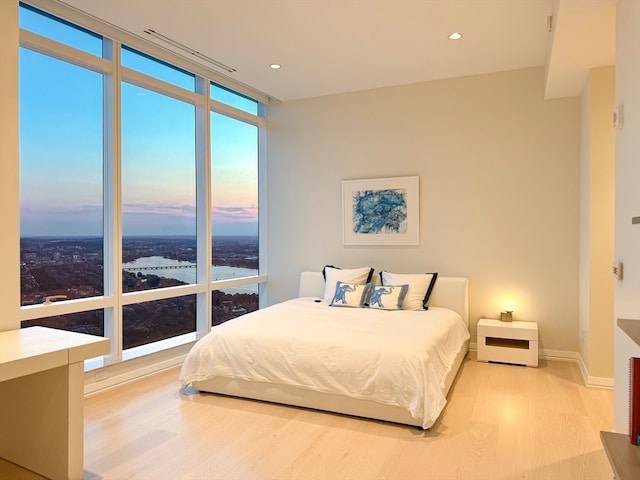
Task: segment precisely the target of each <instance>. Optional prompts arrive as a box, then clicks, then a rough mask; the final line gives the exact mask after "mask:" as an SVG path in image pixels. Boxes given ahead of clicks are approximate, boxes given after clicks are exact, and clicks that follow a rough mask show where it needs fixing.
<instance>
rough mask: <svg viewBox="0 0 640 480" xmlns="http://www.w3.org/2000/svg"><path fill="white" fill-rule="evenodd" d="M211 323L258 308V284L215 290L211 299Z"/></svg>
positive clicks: (219, 322) (223, 320)
mask: <svg viewBox="0 0 640 480" xmlns="http://www.w3.org/2000/svg"><path fill="white" fill-rule="evenodd" d="M211 308H212V315H211V325H220V324H221V323H224V322H226V321H227V320H231V319H232V318H236V317H239V316H241V315H244V314H245V313H249V312H254V311H256V310H258V284H257V283H254V284H251V285H243V286H241V287H234V288H225V289H224V290H214V291H213V292H212V299H211Z"/></svg>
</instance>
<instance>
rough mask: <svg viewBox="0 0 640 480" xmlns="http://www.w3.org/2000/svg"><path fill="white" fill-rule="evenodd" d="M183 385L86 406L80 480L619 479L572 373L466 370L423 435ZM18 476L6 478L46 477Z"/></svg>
mask: <svg viewBox="0 0 640 480" xmlns="http://www.w3.org/2000/svg"><path fill="white" fill-rule="evenodd" d="M177 375H178V370H177V369H173V370H170V371H168V372H165V373H162V374H159V375H156V376H153V377H151V378H148V379H145V380H142V381H139V382H136V383H134V384H131V385H128V386H125V387H121V388H119V389H116V390H112V391H110V392H107V393H103V394H100V395H97V396H95V397H91V398H88V399H87V400H86V403H85V432H86V434H85V480H99V479H104V480H121V479H145V480H201V479H202V480H204V479H207V480H213V479H225V480H233V479H239V480H268V479H304V480H306V479H331V480H333V479H349V480H359V479H367V480H368V479H389V480H395V479H432V480H440V479H443V480H447V479H463V480H466V479H478V480H480V479H482V480H490V479H495V480H514V479H541V480H555V479H558V480H579V479H594V480H595V479H597V480H603V479H611V478H613V473H612V471H611V469H610V467H609V464H608V462H607V458H606V454H605V453H604V451H603V449H602V445H601V444H600V440H599V431H600V430H610V429H611V425H612V411H613V407H612V403H613V394H612V392H611V391H607V390H600V389H588V388H586V387H584V386H583V384H582V380H581V376H580V372H579V369H578V366H577V365H576V364H575V363H570V362H551V361H549V362H547V361H541V363H540V367H539V368H526V367H517V366H510V365H500V364H486V363H478V362H476V361H475V360H474V359H473V358H472V359H467V360H466V361H465V363H464V366H463V369H462V371H461V373H460V375H459V377H458V379H457V381H456V383H455V384H454V386H453V388H452V391H451V393H450V396H449V403H448V405H447V407H446V408H445V411H444V412H443V414H442V416H441V418H440V419H439V420H438V422H437V423H436V425H435V426H434V427H433V428H432V429H430V430H429V431H426V432H424V431H421V430H419V429H417V428H414V427H407V426H402V425H395V424H390V423H385V422H377V421H371V420H364V419H358V418H353V417H348V416H342V415H335V414H330V413H321V412H315V411H310V410H305V409H300V408H293V407H285V406H279V405H273V404H268V403H262V402H256V401H249V400H242V399H237V398H230V397H223V396H218V395H211V394H195V395H190V396H185V395H181V394H179V393H178V391H177ZM0 467H1V465H0ZM5 467H6V466H5ZM1 470H2V468H0V471H1ZM19 473H20V475H22V476H19V475H18V474H17V473H16V474H14V476H7V477H3V476H2V474H1V473H0V479H1V478H7V479H8V478H11V479H12V480H18V479H20V480H32V479H36V478H40V477H38V476H33V475H32V474H29V473H26V472H19Z"/></svg>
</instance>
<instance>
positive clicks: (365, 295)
mask: <svg viewBox="0 0 640 480" xmlns="http://www.w3.org/2000/svg"><path fill="white" fill-rule="evenodd" d="M370 289H371V284H370V283H365V284H359V283H344V282H341V281H337V282H336V291H335V293H334V294H333V300H331V306H332V307H360V308H362V307H364V306H365V304H366V303H367V300H369V291H370Z"/></svg>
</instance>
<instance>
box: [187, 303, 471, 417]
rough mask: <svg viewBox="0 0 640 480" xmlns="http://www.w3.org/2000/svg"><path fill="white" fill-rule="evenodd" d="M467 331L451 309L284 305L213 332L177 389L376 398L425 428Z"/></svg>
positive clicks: (190, 359)
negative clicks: (223, 380)
mask: <svg viewBox="0 0 640 480" xmlns="http://www.w3.org/2000/svg"><path fill="white" fill-rule="evenodd" d="M468 339H469V332H468V331H467V328H466V326H465V325H464V322H463V320H462V318H461V317H460V316H459V315H458V314H457V313H455V312H454V311H452V310H448V309H444V308H437V307H432V308H430V309H429V310H428V311H423V312H415V311H393V312H389V311H381V310H374V309H368V308H337V307H329V306H328V305H327V304H326V303H315V302H314V301H313V298H297V299H294V300H289V301H286V302H283V303H280V304H277V305H274V306H271V307H268V308H265V309H262V310H259V311H257V312H253V313H249V314H247V315H243V316H242V317H239V318H236V319H234V320H231V321H229V322H226V323H224V324H222V325H218V326H216V327H214V328H212V330H211V332H210V333H209V334H207V335H206V336H205V337H203V338H202V339H200V340H199V341H198V342H197V343H196V344H195V345H194V347H193V348H192V350H191V351H190V353H189V355H188V356H187V358H186V360H185V362H184V364H183V366H182V371H181V373H180V384H181V388H182V389H184V388H186V387H187V386H188V385H190V384H191V382H194V381H200V380H206V379H209V378H211V377H216V376H222V377H228V378H241V379H244V380H249V381H254V382H255V381H258V382H269V383H275V384H283V385H290V386H296V387H302V388H307V389H312V390H317V391H321V392H328V393H333V394H341V395H345V396H349V397H355V398H365V399H368V400H374V401H377V402H379V403H382V404H386V405H394V406H399V407H402V408H405V409H406V410H408V411H409V412H410V413H411V415H412V417H413V418H415V419H417V420H420V419H422V421H423V427H424V428H429V427H430V426H431V425H432V424H433V423H434V422H435V420H436V419H437V418H438V416H439V414H440V412H441V411H442V409H443V408H444V406H445V404H446V397H445V395H444V393H443V388H444V378H445V375H446V374H447V373H448V372H449V370H450V369H451V368H452V365H453V362H454V358H455V356H456V354H457V353H458V352H459V351H460V349H461V348H462V346H463V345H464V342H466V341H467V340H468Z"/></svg>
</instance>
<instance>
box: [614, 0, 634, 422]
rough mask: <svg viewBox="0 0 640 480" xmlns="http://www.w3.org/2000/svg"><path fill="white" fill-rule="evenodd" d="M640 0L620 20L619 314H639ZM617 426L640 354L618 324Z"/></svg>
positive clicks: (622, 5) (624, 8) (620, 12)
mask: <svg viewBox="0 0 640 480" xmlns="http://www.w3.org/2000/svg"><path fill="white" fill-rule="evenodd" d="M638 24H640V2H638V1H637V0H620V1H619V2H618V5H617V22H616V103H618V104H619V103H623V104H624V111H625V120H624V128H623V129H622V130H620V131H618V133H617V135H616V198H615V212H616V214H615V216H616V220H615V254H616V258H617V259H618V260H621V261H622V262H624V280H623V281H622V282H617V284H616V289H615V312H614V316H615V318H631V319H640V225H632V224H631V217H634V216H640V156H639V149H638V137H639V136H640V121H639V119H640V90H639V86H640V63H639V62H638V55H637V50H638V46H640V30H639V29H638ZM614 352H615V353H614V380H615V386H614V418H613V424H614V430H615V431H617V432H621V433H628V413H629V393H628V385H629V376H628V368H629V367H628V365H629V363H628V360H629V357H630V356H640V347H638V346H637V345H635V344H634V343H633V342H631V340H630V339H629V337H627V335H626V334H624V333H623V332H622V331H621V330H620V329H619V328H616V329H615V333H614Z"/></svg>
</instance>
